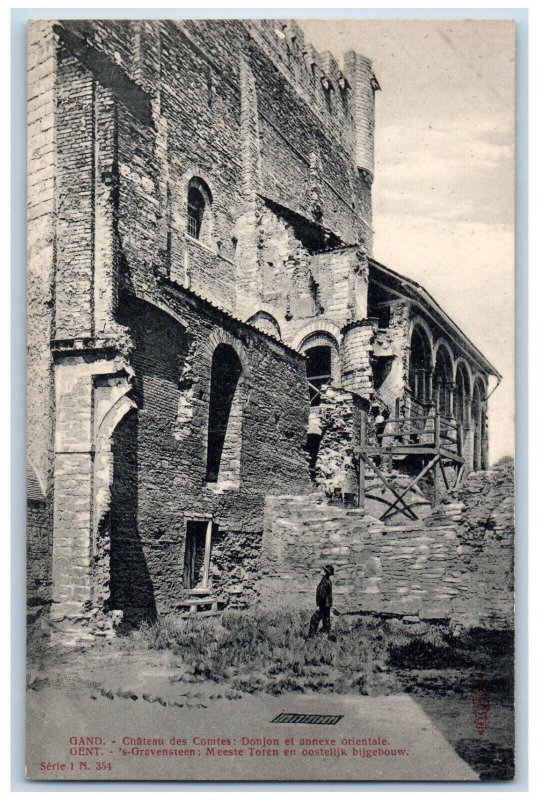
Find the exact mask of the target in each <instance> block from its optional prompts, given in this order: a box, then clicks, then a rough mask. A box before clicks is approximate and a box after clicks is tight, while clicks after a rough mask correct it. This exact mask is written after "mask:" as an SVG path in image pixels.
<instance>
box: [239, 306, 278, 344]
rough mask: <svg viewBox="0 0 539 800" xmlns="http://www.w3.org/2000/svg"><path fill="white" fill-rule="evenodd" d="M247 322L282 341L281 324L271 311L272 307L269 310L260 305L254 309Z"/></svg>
mask: <svg viewBox="0 0 539 800" xmlns="http://www.w3.org/2000/svg"><path fill="white" fill-rule="evenodd" d="M247 322H248V323H249V325H253V326H254V327H255V328H258V329H259V330H261V331H263V333H267V334H269V335H270V336H274V337H275V338H276V339H279V340H280V341H282V336H281V330H282V326H281V325H279V322H278V321H277V318H276V316H275V315H274V313H273V309H271V310H270V309H266V308H263V307H260V308H259V309H258V311H255V313H254V314H253V315H252V316H250V317H249V319H248V320H247Z"/></svg>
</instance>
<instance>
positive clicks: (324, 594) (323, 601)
mask: <svg viewBox="0 0 539 800" xmlns="http://www.w3.org/2000/svg"><path fill="white" fill-rule="evenodd" d="M334 574H335V570H334V569H333V565H332V564H326V566H325V567H324V568H323V569H322V580H321V581H320V583H319V584H318V586H317V587H316V605H317V609H316V611H315V612H314V614H313V615H312V617H311V624H310V625H309V636H315V635H316V634H317V633H318V626H319V625H320V622H322V632H323V633H327V634H329V633H330V632H331V606H332V605H333V592H332V585H331V576H332V575H334Z"/></svg>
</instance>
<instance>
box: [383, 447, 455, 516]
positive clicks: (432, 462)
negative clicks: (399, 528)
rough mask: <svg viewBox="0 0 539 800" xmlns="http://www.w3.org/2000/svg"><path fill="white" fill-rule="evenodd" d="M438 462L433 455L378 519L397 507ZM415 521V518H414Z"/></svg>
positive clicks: (437, 456) (438, 457)
mask: <svg viewBox="0 0 539 800" xmlns="http://www.w3.org/2000/svg"><path fill="white" fill-rule="evenodd" d="M439 460H440V456H439V455H435V456H434V458H433V459H432V460H431V461H429V463H428V464H427V465H426V466H425V467H423V469H422V470H421V472H420V473H419V475H418V476H417V477H416V478H414V479H413V481H412V482H411V483H410V484H409V485H408V486H407V487H406V489H405V490H404V492H402V494H400V495H398V497H397V500H396V501H395V502H394V503H393V504H392V505H391V506H390V507H389V508H386V510H385V511H384V513H383V514H382V516H381V517H380V519H381V520H382V519H384V517H386V516H387V515H388V514H389V513H390V512H391V511H392V510H393V509H394V508H395V506H396V505H397V502H398V501H399V500H400V501H402V498H403V497H404V496H405V495H406V494H408V492H409V491H410V489H413V487H414V486H415V485H416V483H418V481H420V480H421V478H424V477H425V475H426V474H427V473H428V472H429V471H430V470H431V469H432V468H433V467H434V466H435V465H436V463H437V462H438V461H439ZM407 507H408V506H407ZM416 519H417V517H416Z"/></svg>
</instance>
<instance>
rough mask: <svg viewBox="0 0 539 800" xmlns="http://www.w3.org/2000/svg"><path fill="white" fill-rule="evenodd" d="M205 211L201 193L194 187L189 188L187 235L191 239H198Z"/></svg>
mask: <svg viewBox="0 0 539 800" xmlns="http://www.w3.org/2000/svg"><path fill="white" fill-rule="evenodd" d="M205 209H206V202H205V200H204V197H203V195H202V192H201V191H200V190H199V189H197V188H196V186H190V187H189V193H188V195H187V233H188V234H189V236H192V237H193V239H200V232H201V230H202V220H203V218H204V211H205Z"/></svg>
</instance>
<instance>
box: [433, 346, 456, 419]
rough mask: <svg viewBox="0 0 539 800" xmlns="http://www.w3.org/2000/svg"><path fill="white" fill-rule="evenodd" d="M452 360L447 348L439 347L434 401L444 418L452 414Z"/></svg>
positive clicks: (435, 368) (435, 372)
mask: <svg viewBox="0 0 539 800" xmlns="http://www.w3.org/2000/svg"><path fill="white" fill-rule="evenodd" d="M451 376H452V369H451V360H450V356H449V353H448V351H447V350H446V348H445V347H443V346H442V347H439V348H438V352H437V354H436V364H435V365H434V376H433V377H434V401H435V403H436V410H437V411H438V412H439V413H440V414H442V416H444V417H448V416H449V415H450V414H451V389H452V383H453V382H452V378H451Z"/></svg>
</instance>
